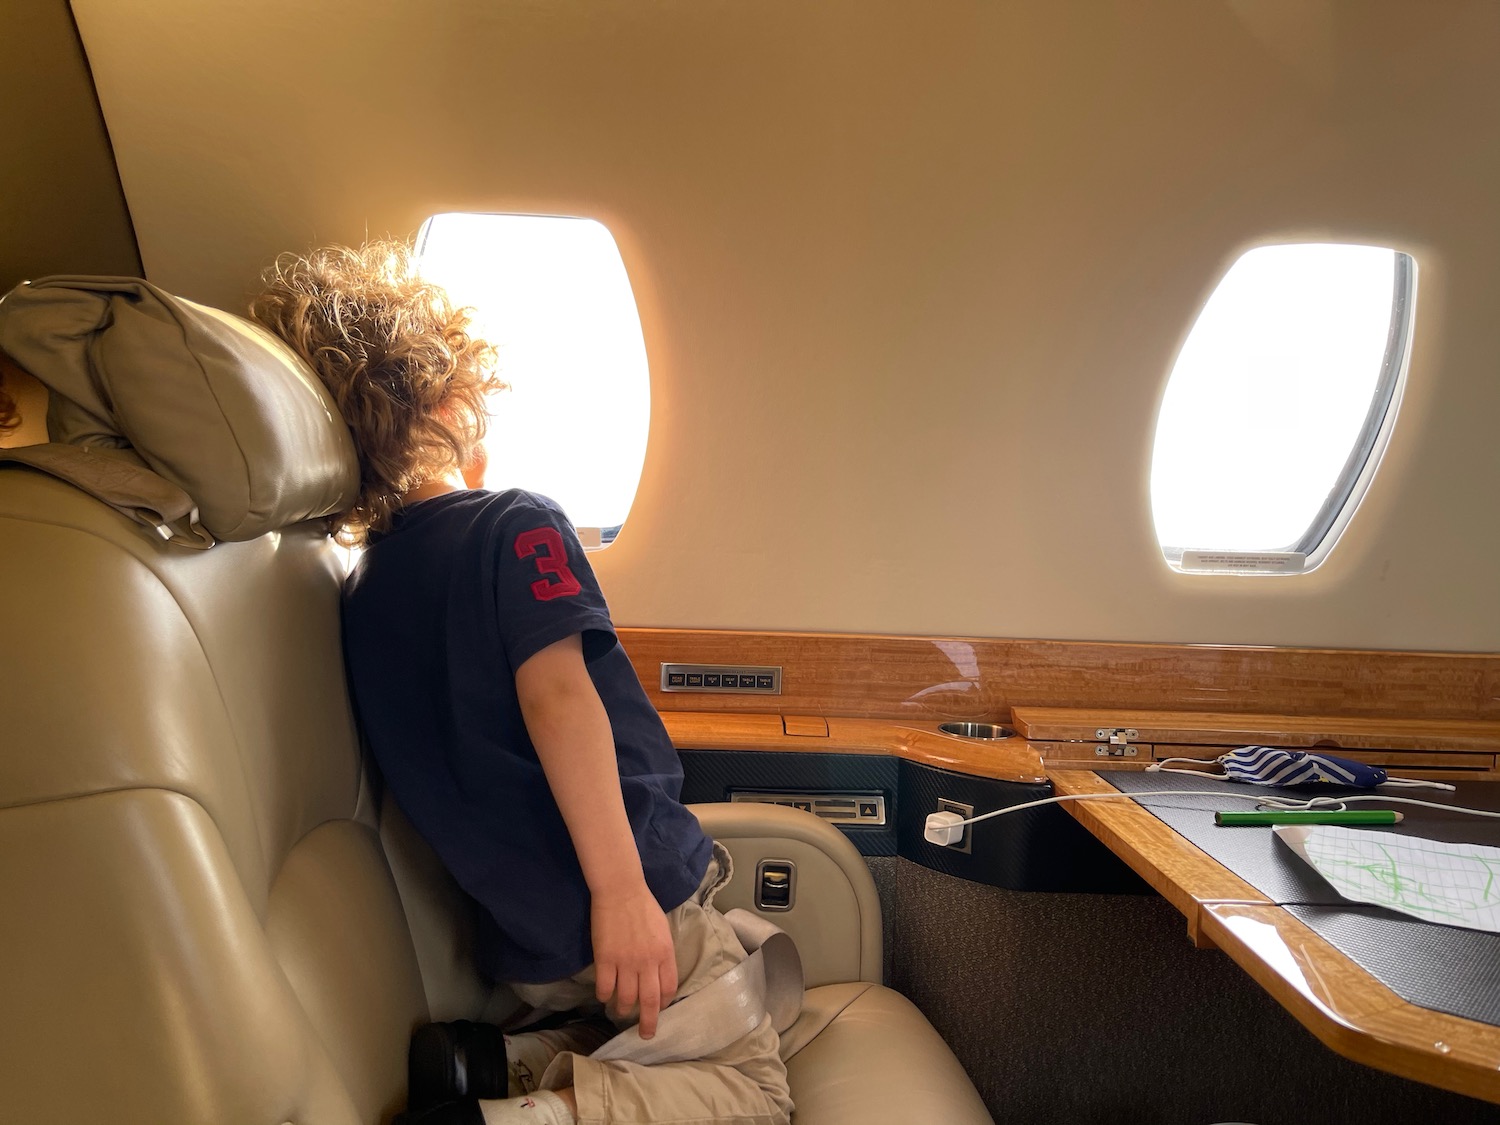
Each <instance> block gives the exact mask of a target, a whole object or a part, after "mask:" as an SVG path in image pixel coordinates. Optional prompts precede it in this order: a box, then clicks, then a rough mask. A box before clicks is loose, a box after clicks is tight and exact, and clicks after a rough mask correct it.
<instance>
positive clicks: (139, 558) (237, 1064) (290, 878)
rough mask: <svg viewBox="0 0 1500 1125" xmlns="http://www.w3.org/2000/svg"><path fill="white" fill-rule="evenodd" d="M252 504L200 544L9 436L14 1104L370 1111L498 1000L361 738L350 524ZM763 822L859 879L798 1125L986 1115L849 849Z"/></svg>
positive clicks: (329, 1119)
mask: <svg viewBox="0 0 1500 1125" xmlns="http://www.w3.org/2000/svg"><path fill="white" fill-rule="evenodd" d="M252 362H253V361H252ZM36 373H37V374H38V375H39V376H40V375H41V372H36ZM273 376H274V377H277V378H282V377H285V376H284V375H274V372H273ZM152 377H153V378H159V377H160V376H159V374H158V373H156V372H154V371H153V374H152ZM267 377H268V376H267V373H266V371H264V370H258V371H251V372H247V373H246V375H245V379H246V382H247V385H254V384H255V380H257V379H264V378H267ZM298 377H299V378H300V376H298ZM44 381H45V379H44ZM313 390H314V391H316V388H314V389H313ZM296 393H299V394H300V393H302V392H301V391H297V392H296ZM308 393H313V391H309V392H308ZM219 397H220V398H221V399H223V400H224V401H228V399H227V398H226V397H225V396H222V395H221V396H219ZM320 409H321V407H320ZM331 417H336V415H335V416H331ZM330 424H332V425H337V423H333V422H332V421H331V420H330ZM168 429H169V430H170V429H171V427H168ZM177 429H178V430H181V427H177ZM287 440H288V441H289V442H290V441H291V440H292V439H290V438H289V439H287ZM298 440H302V439H298ZM309 440H311V439H309ZM319 440H321V439H319ZM340 440H342V441H345V442H346V440H347V439H346V437H344V438H341V439H340ZM335 444H336V443H335ZM333 447H334V446H332V445H329V444H328V443H327V442H324V443H323V444H322V445H321V446H320V447H319V449H318V451H317V453H318V456H317V457H314V456H312V455H311V454H310V455H309V458H308V461H309V462H313V461H317V460H318V459H319V457H323V458H324V459H326V454H327V451H328V449H330V448H333ZM154 456H156V457H159V458H161V459H162V460H163V461H164V463H165V462H168V461H170V460H171V458H172V457H173V456H174V451H171V450H166V451H163V450H156V451H154ZM148 460H150V458H148ZM153 463H154V462H153ZM269 471H270V472H272V474H273V475H276V474H280V475H282V476H284V475H285V472H284V467H281V466H272V467H271V468H270V470H269ZM339 471H340V472H342V473H345V474H347V472H348V471H349V466H348V465H344V466H342V467H341V468H340V470H339ZM252 491H253V490H252ZM324 491H325V492H326V493H327V494H328V495H329V496H337V494H338V492H339V488H338V487H335V486H333V485H330V486H329V487H328V488H327V489H325V490H324ZM205 510H206V509H205ZM261 514H262V515H264V516H265V517H266V519H267V520H268V521H270V526H272V527H274V528H275V529H274V530H267V531H265V532H264V533H257V534H254V537H251V538H245V539H243V541H233V542H224V541H221V542H219V543H218V544H217V545H216V546H214V547H212V549H210V550H206V551H205V550H192V549H188V548H185V547H183V546H180V545H177V544H174V543H170V542H165V541H163V539H161V538H160V537H158V536H155V535H153V534H152V533H151V532H149V531H147V530H146V529H144V528H143V527H142V526H141V525H140V523H138V522H135V521H133V520H132V519H130V518H128V516H127V515H125V514H122V513H121V512H120V511H118V510H116V509H115V508H113V507H110V506H107V505H106V504H104V503H101V502H100V501H98V500H95V499H94V498H92V497H91V496H89V495H87V494H85V493H84V492H83V491H81V490H79V489H78V488H75V487H73V486H72V485H70V484H68V483H65V482H64V481H62V480H59V479H54V478H53V477H52V476H49V475H46V474H44V473H42V472H39V471H37V470H35V469H32V468H28V467H22V466H16V465H6V466H0V597H3V602H0V622H3V632H0V636H3V642H0V685H3V700H4V702H3V714H0V732H3V733H0V742H3V750H0V904H3V910H0V959H3V962H4V964H5V966H6V971H5V973H4V974H3V976H0V1059H3V1060H4V1064H3V1067H4V1071H5V1074H6V1079H5V1081H4V1083H3V1084H0V1120H6V1121H25V1122H28V1123H30V1125H47V1123H59V1125H62V1123H66V1125H76V1123H78V1122H82V1121H110V1122H112V1123H114V1125H131V1123H142V1125H144V1123H151V1125H171V1123H177V1122H182V1123H188V1122H194V1123H197V1122H207V1121H213V1122H222V1123H245V1125H278V1123H282V1122H309V1123H313V1125H374V1123H377V1122H383V1121H386V1120H388V1119H389V1118H390V1116H391V1115H392V1114H394V1113H396V1112H397V1111H399V1110H400V1109H401V1108H402V1107H403V1105H404V1102H405V1090H404V1086H405V1065H404V1063H405V1050H406V1044H407V1040H408V1038H409V1036H410V1033H411V1031H412V1029H413V1028H414V1027H416V1026H417V1025H419V1024H420V1023H422V1022H425V1021H427V1020H429V1019H448V1018H456V1017H460V1016H462V1017H468V1018H477V1017H480V1016H483V1015H486V1014H488V1015H491V1016H493V1015H496V1014H499V1013H501V1012H503V1011H504V1010H505V1008H506V1005H507V1000H506V997H505V995H504V994H503V993H498V994H497V993H496V992H494V990H492V989H490V988H489V987H488V986H487V985H485V983H484V982H483V981H481V980H480V979H479V977H478V976H477V974H476V973H475V971H474V969H473V967H472V963H471V961H470V960H469V957H468V941H469V937H468V934H469V930H470V925H471V921H472V915H471V914H470V913H469V911H471V910H472V906H471V905H470V904H469V903H468V902H467V900H465V899H464V898H463V897H462V896H461V895H459V894H458V893H457V892H456V889H455V888H453V887H452V886H451V883H450V882H449V881H448V880H447V877H446V875H445V873H444V872H443V871H442V869H441V868H440V867H439V866H437V865H436V862H435V861H434V860H433V858H432V857H431V854H430V852H427V851H426V849H425V847H424V845H422V843H421V841H420V840H417V839H416V838H415V837H414V836H413V835H412V833H411V831H410V828H409V827H408V826H406V825H404V823H403V821H402V818H400V816H399V814H396V813H394V812H393V811H392V812H390V813H389V815H386V816H382V815H381V808H380V801H379V799H378V795H377V793H376V791H375V790H374V788H373V787H372V784H371V779H370V777H369V775H368V773H367V772H366V771H365V770H363V769H362V767H361V758H360V751H359V744H358V740H357V736H356V731H355V727H354V722H353V718H352V715H351V711H350V705H349V701H348V698H347V695H346V692H345V686H344V676H343V665H342V658H341V653H340V649H339V628H338V589H339V582H340V578H341V574H342V565H341V559H340V557H339V554H338V552H337V550H336V548H334V547H333V546H332V544H331V543H330V541H329V540H328V538H327V535H326V533H325V530H324V527H323V524H322V522H321V521H319V520H308V519H307V518H305V517H306V515H307V514H308V513H307V511H306V510H305V509H302V510H299V511H297V512H296V513H295V518H293V519H290V520H288V521H286V525H285V526H282V525H280V524H278V523H277V522H276V521H275V519H274V517H275V506H274V503H272V504H271V505H270V507H269V508H268V509H267V511H265V512H262V513H261ZM210 530H212V529H210ZM247 534H248V533H247ZM776 812H778V813H787V814H790V815H792V816H794V817H795V816H798V815H799V814H794V813H791V811H790V810H776ZM706 815H707V816H708V817H709V818H710V819H712V817H713V814H712V813H708V814H706ZM733 815H740V814H733ZM731 819H732V817H731ZM783 822H784V818H783ZM726 823H727V822H726ZM746 823H747V824H748V827H747V828H746V833H747V834H748V835H746V839H748V840H749V841H750V842H748V843H746V842H743V841H742V842H740V843H731V849H732V850H735V849H747V848H753V847H759V846H762V844H763V843H764V841H766V840H771V841H772V842H773V843H774V846H775V847H776V848H777V849H782V848H784V847H789V846H792V845H794V844H795V845H796V846H798V847H802V848H804V849H805V850H806V853H807V859H806V864H807V868H808V871H809V872H811V871H812V870H813V869H814V868H819V869H821V868H820V867H819V865H820V864H821V865H823V866H826V867H827V868H828V871H829V872H832V874H827V873H825V874H826V877H827V879H828V880H829V882H828V883H827V886H828V888H829V890H828V892H827V893H829V894H834V893H835V892H837V893H840V894H844V895H845V896H846V897H849V898H850V899H851V900H854V901H858V902H860V903H862V904H863V905H862V906H861V907H860V909H861V910H863V911H864V916H863V921H862V922H861V924H860V925H857V926H855V927H853V928H852V929H850V928H848V927H845V928H844V929H843V930H839V929H838V927H837V926H835V925H834V924H833V923H832V922H831V921H827V920H819V919H818V918H816V917H814V915H815V914H816V912H811V913H810V914H809V918H811V919H812V921H811V922H810V926H811V929H809V930H807V932H804V933H801V934H797V935H796V936H799V938H800V941H801V943H802V944H803V946H804V948H805V949H806V950H807V951H808V954H809V956H808V961H809V964H810V965H811V966H813V968H814V974H813V976H814V981H815V987H812V988H810V990H809V992H808V995H807V1004H806V1008H805V1010H804V1012H803V1015H802V1017H801V1019H800V1020H799V1021H798V1023H797V1024H796V1025H795V1026H794V1028H793V1029H792V1031H791V1032H790V1033H789V1034H788V1036H787V1037H786V1043H785V1052H786V1054H787V1055H788V1057H789V1069H790V1071H791V1074H792V1092H793V1096H794V1098H795V1099H796V1102H797V1105H798V1110H797V1113H796V1118H795V1120H796V1121H797V1123H798V1125H823V1123H829V1125H832V1123H834V1122H844V1123H847V1122H853V1121H860V1122H862V1123H868V1125H878V1123H881V1122H892V1123H895V1122H897V1121H899V1122H901V1123H903V1125H910V1123H912V1122H932V1123H934V1125H937V1123H941V1125H954V1123H958V1125H964V1123H969V1122H973V1123H976V1125H978V1123H980V1122H987V1121H989V1120H990V1119H989V1117H988V1115H987V1114H986V1112H985V1110H984V1107H983V1105H982V1104H981V1103H980V1101H979V1099H978V1096H977V1094H976V1093H975V1091H974V1088H973V1086H972V1084H970V1082H969V1081H968V1079H967V1078H966V1077H965V1076H964V1074H963V1072H962V1070H961V1069H960V1068H959V1066H958V1064H957V1062H956V1061H955V1060H954V1058H953V1056H952V1054H951V1052H949V1051H948V1050H947V1048H946V1047H945V1046H944V1045H943V1044H942V1042H941V1040H939V1038H938V1037H937V1035H936V1033H935V1032H934V1031H933V1030H932V1028H931V1026H930V1025H929V1024H928V1023H927V1022H926V1020H925V1019H923V1017H922V1016H921V1014H920V1013H918V1012H917V1010H916V1009H915V1008H914V1007H913V1006H912V1005H911V1004H910V1003H908V1002H907V1001H905V1000H904V999H902V998H901V997H900V996H898V995H896V994H895V993H893V992H890V991H889V990H887V989H885V988H883V987H882V986H881V985H880V984H879V983H878V978H879V968H878V966H879V945H878V938H879V931H880V926H879V915H878V906H876V907H875V912H874V914H873V915H871V913H870V909H871V908H870V904H871V903H873V902H874V898H873V887H872V886H870V885H866V884H868V880H869V874H868V871H866V870H865V869H864V867H863V865H862V864H860V863H859V862H858V858H857V856H856V857H854V860H853V861H852V862H853V864H854V866H853V867H849V864H850V862H851V861H850V858H849V857H850V854H852V849H848V851H846V852H841V851H840V850H839V849H840V845H842V846H843V848H846V849H847V848H848V845H847V843H846V842H845V841H843V839H842V837H841V836H839V834H838V833H837V832H836V831H834V830H833V829H831V828H828V826H826V825H823V824H820V823H817V822H816V821H814V822H813V823H812V824H811V827H808V826H807V825H800V826H797V827H796V828H795V829H794V830H792V831H791V833H790V836H786V837H784V841H783V840H782V839H778V837H776V836H774V835H772V836H766V835H765V834H764V832H765V824H764V823H763V822H762V821H759V820H755V821H753V822H746ZM772 827H773V828H774V827H775V826H774V825H773V826H772ZM726 831H729V834H731V835H733V834H734V833H733V831H732V825H731V827H730V829H726ZM742 835H745V834H742ZM809 840H811V841H812V843H808V841H809ZM819 841H821V843H819ZM799 854H800V853H799ZM820 854H822V855H824V856H825V858H826V864H825V863H824V861H823V860H820V859H818V855H820ZM737 859H740V862H741V863H743V862H745V860H744V859H741V858H740V857H738V856H737ZM751 870H753V865H752V867H751ZM393 872H394V874H393ZM861 876H862V877H863V882H862V881H861ZM808 877H809V878H813V879H814V883H813V884H804V885H821V884H818V883H817V882H816V880H817V878H820V877H815V876H810V875H809V876H808ZM841 881H842V882H843V883H845V884H847V885H846V886H844V887H843V888H842V889H841V890H840V889H839V883H840V882H841ZM398 884H399V888H400V889H399V890H398ZM815 897H816V896H814V898H815ZM870 926H873V934H874V935H875V944H874V946H873V957H872V947H871V944H870V933H871V932H872V931H871V930H870V929H869V927H870ZM825 931H826V932H825ZM838 977H842V979H833V978H838Z"/></svg>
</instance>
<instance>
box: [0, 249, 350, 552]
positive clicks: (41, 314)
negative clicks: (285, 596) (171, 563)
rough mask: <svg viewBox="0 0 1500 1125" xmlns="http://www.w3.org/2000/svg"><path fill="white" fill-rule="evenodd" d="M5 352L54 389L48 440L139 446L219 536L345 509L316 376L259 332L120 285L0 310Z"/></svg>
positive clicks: (89, 284)
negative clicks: (185, 495)
mask: <svg viewBox="0 0 1500 1125" xmlns="http://www.w3.org/2000/svg"><path fill="white" fill-rule="evenodd" d="M0 349H3V350H4V351H6V352H7V353H9V354H10V355H11V357H12V358H14V359H15V360H16V362H17V363H19V364H20V365H21V366H22V367H24V368H25V369H26V370H28V371H30V372H31V373H32V374H33V375H35V376H36V377H37V378H38V379H40V380H41V381H42V382H43V383H45V384H46V385H47V386H48V388H50V390H51V391H52V400H51V405H50V407H49V409H48V412H47V425H48V430H49V433H50V436H51V439H52V441H53V442H54V443H65V444H68V445H73V446H84V447H93V448H100V447H103V448H107V449H119V448H121V447H129V448H130V449H133V450H134V451H135V452H136V453H137V454H138V455H139V456H140V458H141V459H142V460H143V461H144V462H145V463H146V465H147V466H149V467H150V469H151V470H152V471H153V472H155V473H156V474H158V475H159V476H161V477H164V478H165V479H166V480H167V481H169V482H171V484H173V485H176V486H178V487H179V488H181V489H182V491H183V492H186V493H187V495H188V496H189V497H191V498H192V500H193V502H194V503H195V504H196V505H197V508H198V515H199V519H200V520H201V522H202V525H203V527H204V528H206V529H207V530H208V531H209V532H210V533H212V534H213V536H215V537H216V538H218V539H226V540H242V539H254V538H256V537H257V536H259V535H262V534H264V533H265V532H267V531H273V530H276V529H277V528H281V527H285V526H287V525H288V524H293V523H298V522H300V521H302V520H307V519H313V518H315V517H318V516H327V515H332V514H334V513H337V512H340V511H343V510H344V509H346V508H347V507H348V505H349V504H350V503H351V502H352V501H353V499H354V496H355V494H356V490H357V488H358V483H359V468H358V462H357V461H356V458H355V453H354V445H353V442H352V440H351V439H350V436H349V431H348V428H347V427H346V426H345V425H344V423H343V421H342V419H340V418H339V415H338V410H337V408H336V407H335V406H334V403H333V400H332V399H331V398H329V396H328V392H327V391H325V390H324V389H323V386H322V384H321V383H319V382H318V379H317V377H316V376H315V375H314V374H313V373H312V371H311V370H310V369H309V368H308V367H307V365H306V364H304V363H303V362H302V360H301V359H299V358H298V357H297V356H296V355H295V354H294V353H293V352H292V351H291V350H290V349H289V348H288V347H287V346H286V345H285V344H283V343H282V342H281V341H280V340H278V339H276V337H274V336H272V335H271V334H270V333H269V332H267V331H265V330H264V329H263V328H261V327H260V326H259V325H256V324H252V323H251V322H250V321H248V320H244V319H241V318H240V317H237V316H231V315H230V314H229V313H224V312H219V311H218V310H217V309H210V308H206V307H204V306H203V305H198V304H195V303H193V302H192V301H187V300H184V299H183V298H181V297H174V296H172V295H171V294H169V293H165V292H163V291H162V290H160V289H158V288H157V287H156V286H154V285H152V284H150V283H149V282H145V281H140V280H138V279H135V278H116V277H68V276H59V277H48V278H43V279H41V280H40V281H32V282H26V283H23V284H22V285H19V286H17V287H16V288H15V289H13V290H11V292H10V293H9V294H7V295H6V296H5V298H4V299H3V300H0Z"/></svg>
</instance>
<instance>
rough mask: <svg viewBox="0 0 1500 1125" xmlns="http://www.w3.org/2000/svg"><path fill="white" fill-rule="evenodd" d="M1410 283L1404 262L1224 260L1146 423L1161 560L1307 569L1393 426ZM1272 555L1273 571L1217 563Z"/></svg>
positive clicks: (1263, 251) (1328, 249)
mask: <svg viewBox="0 0 1500 1125" xmlns="http://www.w3.org/2000/svg"><path fill="white" fill-rule="evenodd" d="M1415 274H1416V267H1415V264H1414V263H1413V262H1412V260H1411V258H1410V257H1409V256H1408V255H1405V254H1399V253H1397V252H1395V251H1392V250H1388V249H1384V248H1380V247H1373V246H1346V245H1332V244H1305V245H1293V246H1265V247H1261V248H1259V249H1256V250H1251V251H1250V252H1249V253H1247V254H1245V255H1244V256H1243V257H1241V258H1240V259H1239V260H1238V261H1237V262H1235V264H1234V266H1233V267H1232V268H1231V269H1230V270H1229V272H1228V273H1227V274H1226V275H1225V276H1224V279H1223V281H1221V282H1220V283H1219V286H1218V288H1217V289H1215V290H1214V292H1213V295H1212V296H1211V297H1210V298H1209V300H1208V304H1207V305H1205V306H1204V309H1203V312H1202V313H1201V314H1200V315H1199V317H1198V321H1197V323H1196V324H1194V325H1193V330H1192V332H1191V333H1190V334H1189V335H1188V339H1187V342H1186V343H1185V344H1184V345H1183V348H1182V352H1181V354H1180V355H1179V356H1178V357H1177V363H1176V366H1175V367H1173V369H1172V376H1171V379H1170V380H1169V382H1168V384H1167V390H1166V394H1165V396H1164V397H1163V400H1162V405H1161V413H1160V415H1159V417H1158V419H1157V424H1156V444H1155V448H1154V450H1153V452H1152V458H1151V510H1152V516H1153V518H1154V520H1155V523H1156V535H1157V540H1158V542H1160V544H1161V546H1162V551H1163V553H1164V554H1165V555H1166V557H1167V559H1168V560H1169V561H1170V562H1172V563H1173V564H1174V565H1182V566H1183V567H1184V568H1185V569H1205V570H1214V569H1229V570H1237V569H1238V570H1247V571H1256V570H1268V569H1269V570H1276V569H1281V570H1292V571H1297V570H1302V569H1304V568H1307V567H1311V566H1315V565H1317V563H1318V562H1321V561H1322V559H1323V557H1325V556H1326V554H1327V552H1328V550H1329V549H1330V548H1331V547H1332V545H1333V540H1334V539H1335V538H1337V531H1338V530H1340V529H1341V528H1342V526H1343V523H1344V521H1346V520H1347V519H1348V516H1349V514H1350V513H1352V511H1353V509H1354V507H1355V506H1356V505H1357V504H1358V503H1359V500H1360V497H1361V495H1362V494H1363V491H1364V486H1365V485H1366V484H1368V481H1369V477H1370V475H1371V473H1372V472H1373V470H1374V466H1375V464H1376V463H1377V462H1378V461H1379V458H1380V454H1381V452H1382V449H1383V447H1384V443H1385V438H1386V437H1387V436H1388V434H1389V430H1390V424H1391V422H1392V421H1393V420H1394V415H1395V410H1396V405H1397V403H1398V402H1399V398H1400V389H1401V381H1402V379H1403V378H1404V376H1405V368H1406V357H1407V351H1408V346H1407V343H1408V339H1409V335H1410V324H1411V314H1412V309H1413V297H1414V288H1415ZM1273 552H1282V553H1285V554H1286V555H1287V556H1288V557H1287V558H1286V559H1282V560H1275V559H1263V560H1260V563H1259V564H1256V563H1254V562H1253V561H1250V562H1246V561H1244V560H1239V561H1237V560H1235V559H1233V558H1230V557H1229V556H1231V555H1234V554H1240V555H1248V554H1253V553H1268V554H1269V553H1273ZM1205 555H1208V556H1209V557H1205Z"/></svg>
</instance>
